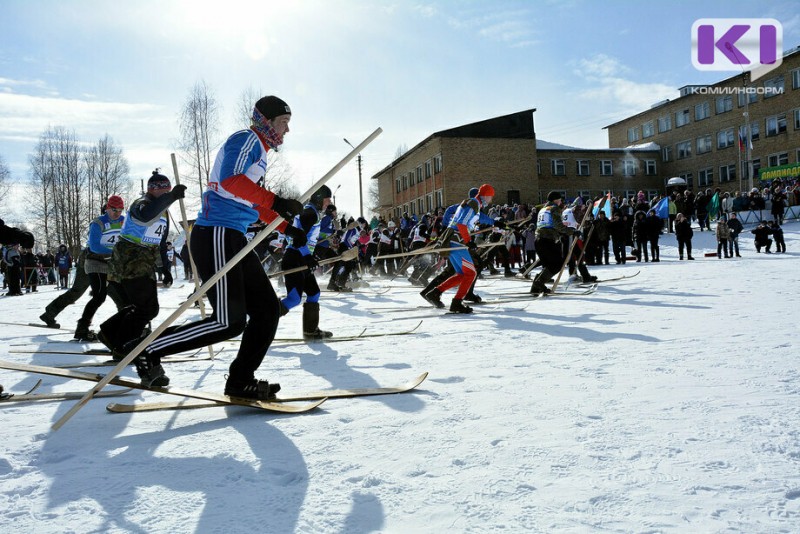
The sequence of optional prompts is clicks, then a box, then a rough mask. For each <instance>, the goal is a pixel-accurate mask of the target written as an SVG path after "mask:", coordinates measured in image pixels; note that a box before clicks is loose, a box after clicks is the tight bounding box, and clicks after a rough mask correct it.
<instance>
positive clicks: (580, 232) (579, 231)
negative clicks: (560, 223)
mask: <svg viewBox="0 0 800 534" xmlns="http://www.w3.org/2000/svg"><path fill="white" fill-rule="evenodd" d="M572 235H574V236H575V237H583V232H582V231H581V230H580V229H579V228H575V229H574V230H573V231H572Z"/></svg>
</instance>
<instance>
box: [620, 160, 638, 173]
mask: <svg viewBox="0 0 800 534" xmlns="http://www.w3.org/2000/svg"><path fill="white" fill-rule="evenodd" d="M635 175H636V160H635V159H624V160H622V176H635Z"/></svg>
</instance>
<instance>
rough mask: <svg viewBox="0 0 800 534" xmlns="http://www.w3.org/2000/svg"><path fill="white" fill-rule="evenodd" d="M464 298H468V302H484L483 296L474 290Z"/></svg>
mask: <svg viewBox="0 0 800 534" xmlns="http://www.w3.org/2000/svg"><path fill="white" fill-rule="evenodd" d="M464 300H466V301H467V302H474V303H475V304H480V303H481V302H483V299H482V298H481V296H480V295H478V294H476V293H474V292H472V291H470V292H469V293H467V295H466V296H465V297H464Z"/></svg>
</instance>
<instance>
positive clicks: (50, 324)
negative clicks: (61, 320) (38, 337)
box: [39, 312, 61, 328]
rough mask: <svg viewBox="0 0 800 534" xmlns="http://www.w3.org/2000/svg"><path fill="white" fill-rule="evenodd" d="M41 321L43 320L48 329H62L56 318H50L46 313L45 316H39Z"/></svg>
mask: <svg viewBox="0 0 800 534" xmlns="http://www.w3.org/2000/svg"><path fill="white" fill-rule="evenodd" d="M39 319H41V320H42V322H43V323H44V324H46V325H47V327H48V328H61V325H60V324H58V323H57V322H56V320H55V318H53V317H50V316H49V315H48V314H47V312H44V313H43V314H41V315H40V316H39Z"/></svg>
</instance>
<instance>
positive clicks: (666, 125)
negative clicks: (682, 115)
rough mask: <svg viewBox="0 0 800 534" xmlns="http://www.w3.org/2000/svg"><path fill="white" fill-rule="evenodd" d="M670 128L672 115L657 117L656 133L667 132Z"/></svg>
mask: <svg viewBox="0 0 800 534" xmlns="http://www.w3.org/2000/svg"><path fill="white" fill-rule="evenodd" d="M671 129H672V115H664V116H663V117H659V118H658V133H664V132H668V131H670V130H671Z"/></svg>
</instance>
